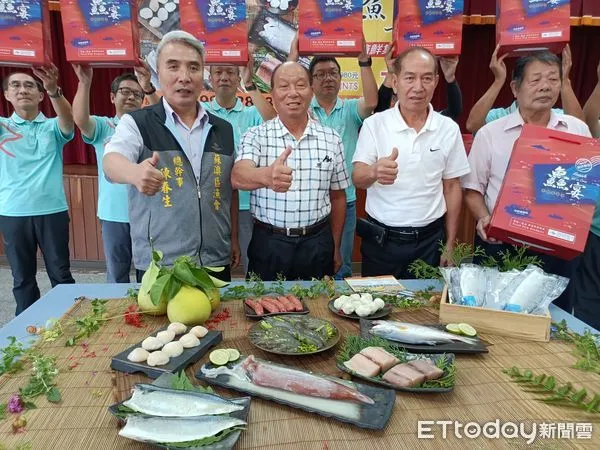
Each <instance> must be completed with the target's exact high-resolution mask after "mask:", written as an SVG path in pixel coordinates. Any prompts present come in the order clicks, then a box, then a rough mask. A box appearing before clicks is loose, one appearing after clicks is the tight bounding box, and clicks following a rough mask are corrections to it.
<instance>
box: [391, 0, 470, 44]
mask: <svg viewBox="0 0 600 450" xmlns="http://www.w3.org/2000/svg"><path fill="white" fill-rule="evenodd" d="M463 9H464V0H396V8H395V10H394V15H395V23H396V29H395V30H394V41H395V43H396V55H395V56H397V55H398V54H399V53H402V52H403V51H404V50H406V49H407V48H409V47H415V46H419V47H425V48H427V49H428V50H430V51H431V52H432V53H434V54H436V55H458V54H460V50H461V45H462V26H463Z"/></svg>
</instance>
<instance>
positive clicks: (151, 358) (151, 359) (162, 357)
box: [147, 350, 169, 366]
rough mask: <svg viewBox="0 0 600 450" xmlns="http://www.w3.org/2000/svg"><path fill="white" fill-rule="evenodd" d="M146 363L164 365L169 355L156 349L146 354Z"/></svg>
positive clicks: (167, 361)
mask: <svg viewBox="0 0 600 450" xmlns="http://www.w3.org/2000/svg"><path fill="white" fill-rule="evenodd" d="M147 363H148V365H149V366H164V365H165V364H168V363H169V356H168V355H167V354H166V353H165V352H163V351H161V350H158V351H156V352H152V353H150V354H149V355H148V361H147Z"/></svg>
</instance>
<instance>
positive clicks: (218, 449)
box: [108, 373, 252, 450]
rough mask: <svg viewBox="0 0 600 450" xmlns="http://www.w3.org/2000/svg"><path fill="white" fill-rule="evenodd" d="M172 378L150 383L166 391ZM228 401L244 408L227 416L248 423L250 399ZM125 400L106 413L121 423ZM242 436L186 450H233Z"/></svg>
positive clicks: (162, 376)
mask: <svg viewBox="0 0 600 450" xmlns="http://www.w3.org/2000/svg"><path fill="white" fill-rule="evenodd" d="M172 377H174V375H173V374H170V373H166V374H163V375H161V376H160V377H158V378H157V379H156V380H154V382H153V383H152V384H153V385H155V386H158V387H163V388H166V389H170V387H171V378H172ZM228 400H231V401H232V402H234V403H238V404H240V405H243V406H244V409H241V410H239V411H235V412H233V413H231V414H229V415H230V416H231V417H236V418H238V419H241V420H244V421H246V422H248V414H249V412H250V401H251V400H252V398H251V397H234V398H229V399H228ZM125 401H126V400H123V401H122V402H119V403H115V404H113V405H110V406H109V407H108V411H109V412H110V413H111V414H112V415H114V416H116V417H117V419H118V420H119V421H120V422H121V423H123V422H124V421H123V419H121V418H120V417H119V416H118V415H117V414H118V408H119V406H120V405H122V404H123V403H124V402H125ZM141 415H145V414H141ZM241 434H242V431H241V430H240V431H234V432H233V433H231V434H230V435H228V436H227V437H225V439H223V440H221V441H219V442H216V443H214V444H211V445H204V446H202V447H188V448H187V449H188V450H193V449H203V450H230V449H233V447H234V446H235V444H236V443H237V441H238V439H239V438H240V435H241ZM146 444H148V445H151V446H153V447H155V448H169V447H166V446H164V445H160V444H153V443H149V442H146Z"/></svg>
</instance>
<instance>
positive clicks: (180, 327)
mask: <svg viewBox="0 0 600 450" xmlns="http://www.w3.org/2000/svg"><path fill="white" fill-rule="evenodd" d="M167 330H171V331H172V332H173V333H175V334H184V333H185V332H186V331H187V327H186V326H185V325H184V324H182V323H181V322H173V323H171V324H169V326H168V327H167Z"/></svg>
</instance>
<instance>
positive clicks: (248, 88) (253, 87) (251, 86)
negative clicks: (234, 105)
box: [244, 83, 256, 92]
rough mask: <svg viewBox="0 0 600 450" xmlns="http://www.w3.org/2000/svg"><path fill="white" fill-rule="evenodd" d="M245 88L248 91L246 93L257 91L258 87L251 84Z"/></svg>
mask: <svg viewBox="0 0 600 450" xmlns="http://www.w3.org/2000/svg"><path fill="white" fill-rule="evenodd" d="M244 88H245V89H246V92H249V91H255V90H256V85H255V84H254V83H250V84H247V85H245V86H244Z"/></svg>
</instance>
